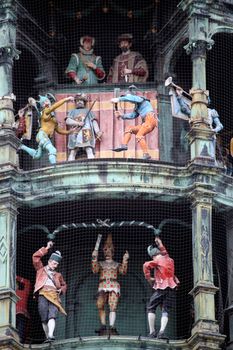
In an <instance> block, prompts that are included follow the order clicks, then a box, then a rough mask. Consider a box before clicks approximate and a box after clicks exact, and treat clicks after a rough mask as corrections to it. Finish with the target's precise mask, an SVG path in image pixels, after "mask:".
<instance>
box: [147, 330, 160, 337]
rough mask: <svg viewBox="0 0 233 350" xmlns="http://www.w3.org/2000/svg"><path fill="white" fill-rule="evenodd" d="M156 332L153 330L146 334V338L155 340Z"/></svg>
mask: <svg viewBox="0 0 233 350" xmlns="http://www.w3.org/2000/svg"><path fill="white" fill-rule="evenodd" d="M157 333H158V332H157V331H156V330H155V331H154V332H152V333H150V334H148V338H151V339H156V338H157Z"/></svg>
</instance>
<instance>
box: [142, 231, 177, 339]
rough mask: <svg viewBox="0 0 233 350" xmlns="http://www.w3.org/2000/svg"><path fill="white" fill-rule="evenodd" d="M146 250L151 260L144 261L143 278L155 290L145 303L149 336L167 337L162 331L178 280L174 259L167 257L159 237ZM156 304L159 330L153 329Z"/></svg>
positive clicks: (163, 330)
mask: <svg viewBox="0 0 233 350" xmlns="http://www.w3.org/2000/svg"><path fill="white" fill-rule="evenodd" d="M147 252H148V254H149V256H150V257H151V258H152V259H153V260H151V261H147V262H145V263H144V265H143V272H144V275H145V278H146V279H147V281H148V282H149V283H150V284H151V285H152V286H153V289H154V290H155V292H154V294H153V295H152V296H151V298H150V301H149V303H148V305H147V313H148V314H147V315H148V323H149V329H150V334H149V337H150V338H158V339H168V338H167V337H166V336H165V335H164V332H165V328H166V326H167V323H168V315H169V311H170V309H171V308H172V307H173V306H174V302H175V293H176V287H177V285H178V284H179V280H178V278H177V277H176V276H175V267H174V261H173V259H171V258H170V257H169V255H168V252H167V250H166V248H165V247H164V245H163V243H162V241H161V239H160V238H159V237H155V245H150V246H149V247H148V248H147ZM151 270H153V271H154V277H151ZM158 306H161V308H162V316H161V321H160V330H159V332H157V331H156V329H155V313H156V309H157V307H158Z"/></svg>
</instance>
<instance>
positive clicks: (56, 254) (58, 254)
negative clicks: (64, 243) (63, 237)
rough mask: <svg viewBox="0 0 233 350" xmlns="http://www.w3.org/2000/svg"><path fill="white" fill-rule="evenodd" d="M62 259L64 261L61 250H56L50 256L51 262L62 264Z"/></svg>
mask: <svg viewBox="0 0 233 350" xmlns="http://www.w3.org/2000/svg"><path fill="white" fill-rule="evenodd" d="M61 259H62V256H61V252H59V250H56V251H55V252H54V253H52V254H51V255H50V258H49V260H54V261H56V262H58V263H60V262H61Z"/></svg>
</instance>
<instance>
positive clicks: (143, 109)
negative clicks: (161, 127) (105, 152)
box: [111, 85, 158, 159]
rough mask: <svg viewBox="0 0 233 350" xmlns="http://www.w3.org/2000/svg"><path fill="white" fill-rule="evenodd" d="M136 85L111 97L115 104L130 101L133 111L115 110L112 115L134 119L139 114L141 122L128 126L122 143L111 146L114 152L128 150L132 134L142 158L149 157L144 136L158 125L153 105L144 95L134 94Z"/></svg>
mask: <svg viewBox="0 0 233 350" xmlns="http://www.w3.org/2000/svg"><path fill="white" fill-rule="evenodd" d="M136 89H137V88H136V86H134V85H131V86H130V87H129V92H128V93H127V94H126V95H122V96H120V97H115V98H112V99H111V102H112V103H114V104H117V103H118V102H130V103H132V104H134V105H135V107H134V111H133V112H131V113H125V114H123V113H121V112H119V111H118V110H115V112H114V115H115V117H117V118H118V119H119V118H121V119H135V118H138V117H139V116H141V119H142V123H141V124H138V125H135V126H128V127H127V129H126V131H125V132H124V134H125V135H124V137H123V140H122V144H121V145H120V146H118V147H116V148H113V151H115V152H122V151H127V150H128V143H129V141H130V139H131V136H132V134H134V135H135V136H136V141H137V142H138V143H139V145H140V147H141V149H142V151H143V159H151V156H150V154H149V153H148V146H147V143H146V140H145V136H146V135H147V134H149V133H150V132H151V131H153V130H154V128H155V127H157V126H158V119H157V116H156V114H155V112H154V109H153V106H152V105H151V103H150V101H149V100H148V99H146V98H145V97H144V96H138V95H136Z"/></svg>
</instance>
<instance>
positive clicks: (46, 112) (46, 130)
mask: <svg viewBox="0 0 233 350" xmlns="http://www.w3.org/2000/svg"><path fill="white" fill-rule="evenodd" d="M39 97H40V100H39V105H40V107H41V117H40V129H39V131H38V133H37V135H36V141H37V143H38V148H37V149H33V148H30V147H27V146H25V145H21V146H20V147H19V150H20V149H21V150H23V151H25V152H27V153H28V154H29V155H30V156H32V158H33V159H40V158H41V157H42V154H43V152H44V151H47V152H48V155H49V162H50V164H56V161H57V150H56V148H55V147H54V145H53V144H52V142H51V139H52V137H53V134H54V132H55V131H56V132H57V133H58V134H63V135H67V134H71V133H73V132H74V131H75V130H76V129H71V130H65V129H62V128H60V126H59V125H58V122H57V119H56V117H55V115H54V111H55V110H56V109H57V108H59V107H60V106H62V105H63V104H64V103H66V102H69V101H72V102H74V98H73V97H72V96H70V97H65V98H63V99H62V100H60V101H57V102H55V103H53V104H51V101H50V99H49V98H48V96H39Z"/></svg>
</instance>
